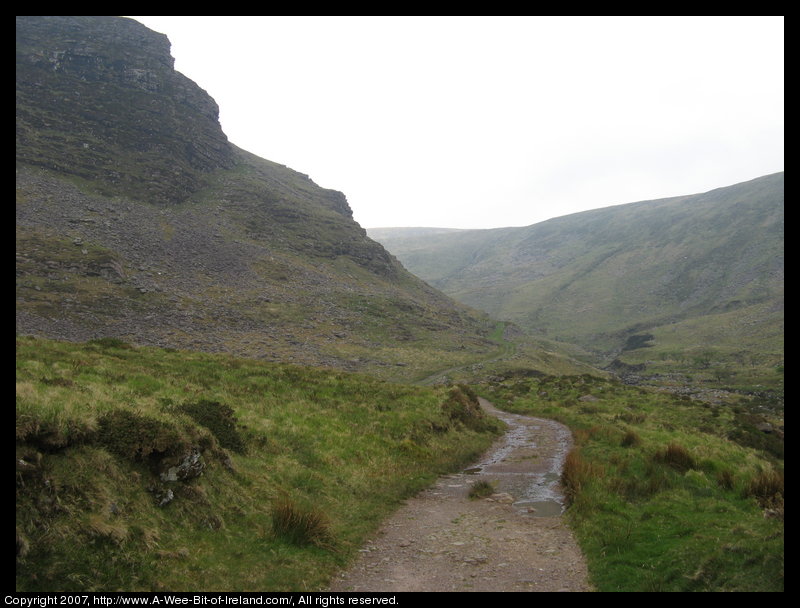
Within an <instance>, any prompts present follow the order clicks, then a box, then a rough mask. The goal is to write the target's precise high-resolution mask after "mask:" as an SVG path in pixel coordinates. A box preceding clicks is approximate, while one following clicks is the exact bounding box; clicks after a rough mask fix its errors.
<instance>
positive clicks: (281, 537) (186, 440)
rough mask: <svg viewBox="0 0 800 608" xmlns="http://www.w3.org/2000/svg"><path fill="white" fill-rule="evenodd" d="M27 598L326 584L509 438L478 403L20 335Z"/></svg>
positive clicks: (21, 580) (319, 373)
mask: <svg viewBox="0 0 800 608" xmlns="http://www.w3.org/2000/svg"><path fill="white" fill-rule="evenodd" d="M16 389H17V390H16V393H17V405H16V409H17V413H16V459H17V477H16V494H17V509H16V534H17V590H18V591H44V590H59V591H66V590H75V591H90V590H103V591H111V590H127V591H133V590H170V591H179V590H186V591H198V590H213V591H221V590H232V591H247V590H252V591H270V590H271V591H286V590H306V591H309V590H315V589H323V588H324V587H325V585H326V583H327V581H328V578H329V577H330V576H331V575H332V574H333V573H334V572H335V571H336V569H337V568H340V567H342V566H343V565H344V564H346V563H347V562H348V560H349V559H350V558H351V557H353V556H354V554H355V553H356V551H357V550H358V549H359V548H360V546H361V543H362V541H363V540H364V539H365V537H366V535H368V534H369V533H370V532H372V531H374V529H375V528H376V526H377V525H378V524H379V523H380V521H381V519H382V518H383V517H384V516H385V515H386V514H388V513H389V512H390V510H391V509H393V508H394V507H395V506H396V505H397V503H398V501H400V500H402V499H403V498H404V497H407V496H409V495H411V494H413V493H415V492H416V491H418V490H420V489H421V488H423V487H425V486H426V485H427V484H429V483H430V482H431V481H432V480H433V479H434V478H435V476H436V475H438V474H440V473H442V472H445V471H451V470H454V469H455V468H457V467H459V466H461V465H463V464H466V463H467V462H469V461H470V460H471V459H473V458H475V457H477V455H478V454H479V453H480V452H481V451H483V450H484V449H485V448H486V447H487V446H488V445H489V443H490V442H491V441H492V439H493V437H494V436H495V434H496V433H497V431H498V430H499V429H498V426H497V423H496V422H494V421H493V420H490V419H487V418H485V417H483V416H482V415H481V413H480V410H479V408H478V407H477V405H476V402H475V400H474V396H471V395H470V393H469V391H468V390H466V389H464V390H462V389H459V388H457V387H456V388H445V387H440V388H422V387H412V386H404V385H397V384H392V383H386V382H382V381H379V380H376V379H374V378H371V377H367V376H362V375H355V374H348V373H344V372H339V371H324V370H314V369H310V368H302V367H297V366H290V365H281V364H272V363H265V362H258V361H254V360H248V359H239V358H234V357H232V356H229V355H213V354H202V353H197V352H187V351H172V350H164V349H158V348H134V347H131V346H129V345H126V344H125V343H122V342H120V341H118V340H110V339H105V340H98V341H94V342H91V343H87V344H72V343H63V342H55V341H48V340H40V339H33V338H19V339H18V340H17V379H16Z"/></svg>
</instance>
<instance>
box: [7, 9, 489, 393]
mask: <svg viewBox="0 0 800 608" xmlns="http://www.w3.org/2000/svg"><path fill="white" fill-rule="evenodd" d="M16 32H17V58H16V61H17V72H16V76H17V78H16V85H17V87H16V89H17V90H16V115H17V119H16V131H17V164H16V174H17V180H16V181H17V184H16V185H17V205H16V209H17V217H16V244H17V249H16V253H17V332H18V333H23V334H36V335H42V336H46V337H52V338H60V339H68V340H77V341H82V340H87V339H91V338H98V337H105V336H113V337H118V338H122V339H123V340H127V341H131V342H134V343H138V344H149V345H158V346H165V347H175V348H191V349H199V350H209V351H227V352H231V353H234V354H240V355H246V356H251V357H259V358H265V359H268V360H281V361H294V362H298V363H308V364H314V365H319V364H322V365H333V366H337V367H342V368H345V369H365V370H372V371H378V372H380V373H382V374H383V375H385V376H386V377H413V376H414V375H417V374H418V375H422V374H423V373H430V372H431V371H434V369H435V368H436V367H437V366H445V365H447V364H450V365H457V364H460V363H463V362H467V361H469V360H473V359H475V358H480V357H483V356H485V355H486V354H487V353H491V352H493V349H494V348H495V345H494V344H493V343H492V342H491V341H489V340H488V339H487V335H488V332H489V329H490V323H489V320H488V319H487V318H486V317H485V315H482V314H478V313H476V312H475V311H473V310H471V309H469V308H467V307H465V306H463V305H459V304H456V303H455V302H454V301H453V300H451V299H449V298H448V297H446V296H444V295H443V294H441V293H440V292H438V291H436V290H434V289H432V288H431V287H429V286H428V285H426V284H425V283H424V282H422V281H421V280H419V279H417V278H416V277H414V276H413V275H411V274H410V273H409V272H407V271H406V270H405V269H404V268H403V266H402V265H401V264H400V263H399V262H398V261H397V260H396V259H395V258H394V257H393V256H392V255H390V254H389V253H387V252H386V250H385V249H384V248H383V247H382V246H381V245H379V244H378V243H376V242H375V241H373V240H371V239H370V238H369V237H368V236H367V235H366V233H365V231H364V230H363V229H362V228H361V227H360V226H359V225H358V224H357V223H356V222H355V221H354V220H353V218H352V212H351V210H350V207H349V205H348V203H347V200H346V198H345V196H344V195H343V194H342V193H340V192H336V191H332V190H327V189H324V188H321V187H319V186H317V185H316V184H315V183H314V182H313V181H312V180H311V179H310V178H309V177H308V176H306V175H304V174H301V173H298V172H296V171H294V170H291V169H289V168H287V167H285V166H282V165H280V164H277V163H274V162H270V161H267V160H264V159H261V158H258V157H256V156H254V155H252V154H249V153H247V152H245V151H243V150H240V149H239V148H237V147H236V146H235V145H233V144H232V143H231V142H229V141H228V139H227V137H226V136H225V134H224V133H223V132H222V130H221V128H220V125H219V122H218V120H217V114H218V108H217V105H216V103H215V102H214V100H213V99H211V98H210V97H209V96H208V94H207V93H206V92H205V91H203V90H202V89H201V88H200V87H199V86H197V85H196V84H195V83H194V82H192V81H191V80H189V79H188V78H186V77H185V76H183V75H182V74H180V73H178V72H176V71H175V70H174V68H173V59H172V57H171V56H170V54H169V41H168V40H167V38H166V37H165V36H164V35H162V34H158V33H155V32H153V31H150V30H148V29H147V28H146V27H144V26H142V25H141V24H139V23H138V22H136V21H133V20H130V19H125V18H118V17H17V24H16Z"/></svg>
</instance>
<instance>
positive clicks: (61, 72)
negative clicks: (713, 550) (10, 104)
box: [17, 17, 234, 204]
mask: <svg viewBox="0 0 800 608" xmlns="http://www.w3.org/2000/svg"><path fill="white" fill-rule="evenodd" d="M169 48H170V44H169V40H167V37H166V36H164V35H163V34H157V33H155V32H153V31H151V30H148V29H147V28H146V27H144V26H143V25H141V24H140V23H138V22H136V21H133V20H130V19H122V18H116V17H17V158H18V160H19V161H22V162H25V163H28V164H33V165H39V166H42V167H47V168H50V169H54V170H56V171H58V172H61V173H66V174H69V175H74V176H78V177H81V178H84V179H86V180H88V181H90V182H92V183H94V184H95V185H96V186H97V188H98V189H99V191H101V192H103V193H106V194H125V195H131V196H133V197H136V198H141V199H143V200H146V201H148V202H153V203H161V204H169V203H176V202H180V201H183V200H185V199H186V198H187V197H188V196H189V195H190V194H191V193H192V192H194V191H196V190H197V189H199V188H200V187H201V186H202V185H203V184H204V177H205V174H207V173H208V172H210V171H213V170H215V169H221V168H231V167H232V166H233V164H234V161H233V154H232V148H231V146H230V144H229V143H228V139H227V137H226V136H225V134H224V133H223V132H222V129H221V128H220V125H219V122H218V115H219V109H218V107H217V104H216V102H214V100H213V99H211V97H209V96H208V94H207V93H206V92H205V91H203V90H202V89H201V88H200V87H198V86H197V85H196V84H195V83H194V82H192V81H191V80H189V79H188V78H186V77H185V76H183V75H182V74H180V73H179V72H176V71H175V70H174V69H173V63H174V61H173V59H172V57H171V56H170V54H169Z"/></svg>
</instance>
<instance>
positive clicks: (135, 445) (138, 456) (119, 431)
mask: <svg viewBox="0 0 800 608" xmlns="http://www.w3.org/2000/svg"><path fill="white" fill-rule="evenodd" d="M97 441H98V443H100V444H101V445H103V446H104V447H105V448H106V449H108V450H109V451H110V452H112V453H114V454H116V455H118V456H122V457H123V458H128V459H131V460H142V459H145V458H147V457H148V456H150V455H151V454H166V453H177V452H180V451H185V450H187V449H188V448H189V445H190V442H189V441H187V438H185V437H184V436H183V434H182V433H181V432H180V431H179V429H178V427H177V426H176V425H174V424H171V423H169V422H166V421H163V420H158V419H156V418H152V417H150V416H145V415H143V414H138V413H136V412H131V411H128V410H122V409H120V410H114V411H112V412H109V413H108V414H106V415H105V416H103V417H102V418H100V420H99V421H98V428H97Z"/></svg>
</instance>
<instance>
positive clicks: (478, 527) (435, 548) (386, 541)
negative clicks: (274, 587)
mask: <svg viewBox="0 0 800 608" xmlns="http://www.w3.org/2000/svg"><path fill="white" fill-rule="evenodd" d="M482 405H483V406H484V408H485V409H487V410H489V411H490V412H492V413H494V414H495V415H498V416H500V417H501V418H502V419H503V420H504V421H505V422H506V423H507V424H508V425H509V430H508V432H507V433H506V435H505V436H504V437H503V438H502V439H501V440H499V441H498V442H497V443H496V444H495V445H494V446H493V447H492V449H491V450H490V451H489V452H488V453H487V454H486V455H485V456H484V457H483V458H482V459H481V460H480V462H478V463H476V464H475V465H474V466H473V467H470V468H468V469H467V470H465V471H464V472H462V473H459V474H455V475H448V476H445V477H443V478H441V479H440V480H439V481H438V482H437V483H436V484H435V485H434V486H433V487H431V488H429V489H428V490H426V491H424V492H422V493H420V494H419V495H418V496H416V497H414V498H413V499H411V500H409V501H407V502H406V504H405V505H404V506H403V507H402V508H401V509H400V510H399V511H398V512H397V513H396V514H395V515H394V516H393V517H392V518H390V520H388V521H387V522H386V523H385V524H384V526H383V528H382V529H381V530H380V531H379V532H378V534H377V535H376V536H375V537H374V538H373V539H372V540H371V541H370V542H368V543H367V544H366V546H365V547H363V548H362V549H361V556H360V558H359V559H358V560H357V562H356V563H355V564H354V565H353V567H352V568H351V569H350V570H348V571H347V572H344V573H342V574H341V575H340V576H339V577H338V578H337V579H336V580H335V581H334V583H333V585H332V586H331V591H376V592H378V591H379V592H392V591H591V586H590V585H589V582H588V576H587V570H586V564H585V561H584V558H583V555H582V554H581V551H580V549H579V548H578V546H577V544H576V542H575V539H574V538H573V536H572V533H571V531H570V530H569V528H567V526H566V524H565V522H564V520H563V519H562V517H561V512H562V510H563V507H562V504H563V498H562V496H561V494H560V491H559V488H558V477H559V471H560V469H561V467H562V466H563V458H564V455H565V454H566V452H567V450H568V449H569V446H570V443H571V437H570V434H569V431H568V430H567V429H566V428H565V427H563V426H562V425H560V424H558V423H555V422H553V421H550V420H543V419H538V418H531V417H525V416H516V415H512V414H506V413H501V412H498V411H497V410H495V409H494V408H493V407H492V406H491V405H490V404H489V403H488V402H486V401H483V400H482ZM479 481H489V482H491V483H492V484H493V485H494V486H495V492H494V493H493V494H491V495H490V496H488V497H484V498H478V499H471V498H469V496H468V494H469V490H470V488H471V486H472V485H474V484H475V483H477V482H479Z"/></svg>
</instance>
